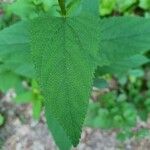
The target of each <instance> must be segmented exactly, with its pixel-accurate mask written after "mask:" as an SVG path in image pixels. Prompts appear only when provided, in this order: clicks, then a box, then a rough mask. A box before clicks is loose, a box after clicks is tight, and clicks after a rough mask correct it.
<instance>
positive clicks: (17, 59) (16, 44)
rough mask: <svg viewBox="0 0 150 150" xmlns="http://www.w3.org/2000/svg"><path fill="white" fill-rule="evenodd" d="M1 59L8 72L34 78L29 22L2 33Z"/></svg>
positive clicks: (20, 23)
mask: <svg viewBox="0 0 150 150" xmlns="http://www.w3.org/2000/svg"><path fill="white" fill-rule="evenodd" d="M0 59H1V61H2V62H3V65H4V66H5V68H7V69H8V70H10V71H12V72H15V73H17V74H20V75H22V76H27V77H30V78H31V77H34V70H33V64H32V63H31V62H32V61H31V59H30V44H29V35H28V23H27V22H25V21H23V22H19V23H16V24H15V25H12V26H10V27H8V28H5V29H4V30H2V31H1V32H0Z"/></svg>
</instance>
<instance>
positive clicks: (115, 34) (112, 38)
mask: <svg viewBox="0 0 150 150" xmlns="http://www.w3.org/2000/svg"><path fill="white" fill-rule="evenodd" d="M149 26H150V19H145V18H140V17H113V18H109V19H103V20H101V21H100V30H101V31H100V32H101V42H100V48H101V51H100V52H101V53H100V54H99V58H100V62H99V65H100V66H101V65H104V64H106V63H108V64H109V63H111V64H113V63H115V62H116V61H121V60H122V59H125V58H128V57H131V56H133V55H137V54H141V53H143V52H145V51H147V50H149V49H150V44H149V43H150V31H149Z"/></svg>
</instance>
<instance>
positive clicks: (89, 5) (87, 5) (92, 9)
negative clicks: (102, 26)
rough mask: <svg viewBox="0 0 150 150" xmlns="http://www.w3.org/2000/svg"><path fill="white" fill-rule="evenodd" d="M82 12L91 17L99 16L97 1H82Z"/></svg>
mask: <svg viewBox="0 0 150 150" xmlns="http://www.w3.org/2000/svg"><path fill="white" fill-rule="evenodd" d="M82 6H83V7H82V11H83V12H87V13H89V14H93V15H99V0H92V1H91V0H82Z"/></svg>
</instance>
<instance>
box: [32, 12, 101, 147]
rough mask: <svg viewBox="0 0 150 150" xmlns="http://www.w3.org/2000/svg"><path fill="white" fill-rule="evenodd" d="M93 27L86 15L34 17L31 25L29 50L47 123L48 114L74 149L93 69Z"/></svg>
mask: <svg viewBox="0 0 150 150" xmlns="http://www.w3.org/2000/svg"><path fill="white" fill-rule="evenodd" d="M97 25H98V19H95V17H93V16H92V17H91V16H89V15H82V16H78V17H73V18H51V17H45V18H37V19H34V20H33V21H32V24H31V49H32V55H33V60H34V63H35V68H36V72H37V77H38V80H39V83H40V85H41V89H42V91H43V95H44V97H45V111H46V117H47V120H49V119H48V117H49V115H48V114H51V115H52V116H53V117H54V118H56V120H57V121H58V123H59V124H60V125H61V126H62V127H63V129H64V131H65V132H66V134H67V136H69V138H70V140H71V142H72V144H73V145H74V146H76V145H77V144H78V142H79V138H80V134H81V129H82V124H83V122H84V118H85V115H86V112H87V106H88V99H89V94H90V89H91V85H92V78H93V73H94V71H95V69H96V63H95V61H94V58H95V57H96V55H97V52H98V39H99V38H98V32H97V27H98V26H97ZM48 124H51V122H48Z"/></svg>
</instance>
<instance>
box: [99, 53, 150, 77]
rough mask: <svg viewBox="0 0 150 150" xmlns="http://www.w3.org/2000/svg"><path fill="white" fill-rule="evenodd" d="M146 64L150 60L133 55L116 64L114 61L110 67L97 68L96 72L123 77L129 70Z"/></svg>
mask: <svg viewBox="0 0 150 150" xmlns="http://www.w3.org/2000/svg"><path fill="white" fill-rule="evenodd" d="M148 62H150V60H149V59H148V58H146V57H145V56H142V55H135V56H132V57H129V58H126V59H124V60H122V61H118V62H117V61H116V62H114V64H112V65H109V66H103V67H99V69H98V70H99V73H100V74H107V73H110V74H117V75H118V74H119V75H123V74H125V73H127V72H128V71H129V70H131V69H133V68H137V67H139V66H142V65H144V64H146V63H148Z"/></svg>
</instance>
